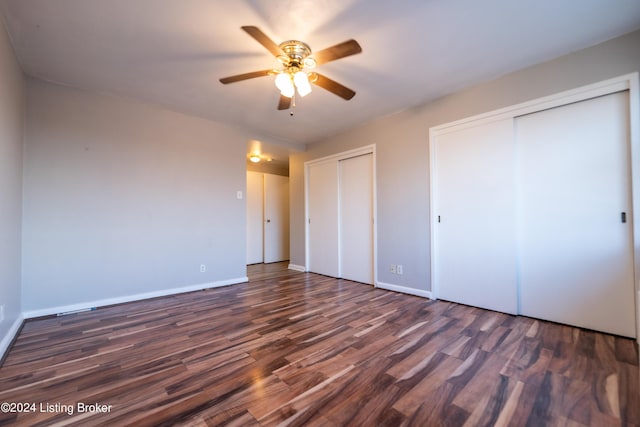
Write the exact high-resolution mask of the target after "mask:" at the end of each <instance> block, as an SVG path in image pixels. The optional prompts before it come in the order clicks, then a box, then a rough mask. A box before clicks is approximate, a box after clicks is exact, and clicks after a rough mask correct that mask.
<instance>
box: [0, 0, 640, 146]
mask: <svg viewBox="0 0 640 427" xmlns="http://www.w3.org/2000/svg"><path fill="white" fill-rule="evenodd" d="M0 11H1V12H2V14H3V15H4V19H5V22H6V24H7V27H8V29H9V33H10V37H11V40H12V42H13V44H14V47H15V49H16V51H17V56H18V59H19V61H20V63H21V65H22V67H23V69H24V71H25V72H26V73H27V74H29V75H31V76H35V77H39V78H42V79H44V80H47V81H53V82H58V83H62V84H66V85H71V86H76V87H80V88H84V89H90V90H96V91H100V92H108V93H112V94H116V95H121V96H126V97H128V98H134V99H138V100H142V101H145V102H152V103H155V104H159V105H162V106H164V107H167V108H170V109H172V110H177V111H182V112H185V113H188V114H194V115H197V116H201V117H205V118H210V119H213V120H217V121H223V122H225V123H231V124H234V125H237V126H241V127H243V128H248V129H251V130H252V131H254V132H255V133H256V136H255V138H256V139H260V140H262V141H264V142H265V143H266V144H270V143H274V142H275V143H279V142H281V143H285V145H289V146H290V147H296V146H298V147H300V146H302V145H303V144H305V143H309V142H313V141H317V140H321V139H323V138H325V137H327V136H330V135H332V134H335V133H339V132H341V131H343V130H346V129H348V128H350V127H353V126H356V125H358V124H360V123H364V122H367V121H369V120H372V119H374V118H376V117H380V116H383V115H388V114H390V113H393V112H396V111H399V110H403V109H406V108H408V107H411V106H414V105H418V104H421V103H425V102H427V101H429V100H433V99H435V98H438V97H441V96H443V95H445V94H448V93H452V92H455V91H458V90H460V89H463V88H465V87H469V86H471V85H474V84H477V83H479V82H483V81H487V80H490V79H493V78H496V77H498V76H500V75H503V74H506V73H509V72H511V71H515V70H518V69H521V68H524V67H527V66H529V65H532V64H535V63H539V62H542V61H545V60H549V59H552V58H554V57H558V56H561V55H564V54H566V53H569V52H572V51H575V50H578V49H582V48H585V47H588V46H591V45H594V44H597V43H600V42H602V41H605V40H608V39H611V38H614V37H616V36H619V35H621V34H624V33H627V32H630V31H632V30H634V29H637V28H640V1H638V0H485V1H479V0H399V1H398V0H396V1H393V2H391V1H388V0H281V1H274V0H244V1H230V0H55V1H54V0H0ZM243 25H254V26H257V27H259V28H260V29H262V31H264V32H265V33H266V34H267V35H268V36H269V37H271V38H272V39H273V40H274V41H275V42H276V43H280V42H281V41H284V40H288V39H298V40H302V41H305V42H306V43H308V44H309V45H310V46H311V48H312V49H313V50H316V51H317V50H320V49H323V48H326V47H329V46H331V45H334V44H336V43H339V42H342V41H344V40H347V39H350V38H354V39H356V40H357V41H358V42H359V43H360V45H361V46H362V49H363V53H361V54H359V55H355V56H351V57H348V58H343V59H341V60H338V61H335V62H331V63H328V64H324V65H322V66H320V67H319V69H318V71H319V72H321V73H323V74H324V75H326V76H328V77H330V78H332V79H334V80H337V81H338V82H340V83H342V84H344V85H346V86H348V87H350V88H352V89H353V90H355V91H356V92H357V94H356V96H355V97H354V98H353V99H352V100H351V101H344V100H343V99H341V98H339V97H337V96H335V95H333V94H331V93H329V92H327V91H325V90H323V89H321V88H318V87H314V91H313V93H311V94H310V95H309V96H307V97H305V98H304V99H301V100H298V103H297V107H296V108H295V110H294V111H295V115H294V116H293V117H290V116H289V112H288V111H277V110H276V105H277V101H278V95H279V94H278V91H277V90H276V88H275V86H274V83H273V78H272V77H261V78H257V79H253V80H247V81H243V82H239V83H234V84H231V85H226V86H225V85H222V84H221V83H219V82H218V79H219V78H221V77H226V76H229V75H233V74H238V73H244V72H249V71H255V70H264V69H268V68H273V67H277V66H278V62H277V61H276V60H275V58H274V57H273V56H272V55H271V54H270V53H269V52H268V51H267V50H266V49H265V48H264V47H262V46H261V45H260V44H258V43H257V42H256V41H255V40H253V39H252V38H251V37H249V36H248V35H247V34H246V33H245V32H243V31H242V30H241V29H240V27H241V26H243ZM639 48H640V47H639Z"/></svg>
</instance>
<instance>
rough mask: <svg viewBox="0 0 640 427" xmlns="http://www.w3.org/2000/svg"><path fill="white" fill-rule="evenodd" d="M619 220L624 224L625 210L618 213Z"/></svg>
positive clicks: (625, 219) (625, 220)
mask: <svg viewBox="0 0 640 427" xmlns="http://www.w3.org/2000/svg"><path fill="white" fill-rule="evenodd" d="M620 221H621V222H622V223H623V224H624V223H625V222H627V213H626V212H621V213H620Z"/></svg>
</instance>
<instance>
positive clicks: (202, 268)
mask: <svg viewBox="0 0 640 427" xmlns="http://www.w3.org/2000/svg"><path fill="white" fill-rule="evenodd" d="M205 271H207V266H206V265H204V264H200V273H204V272H205Z"/></svg>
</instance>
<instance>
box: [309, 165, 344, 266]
mask: <svg viewBox="0 0 640 427" xmlns="http://www.w3.org/2000/svg"><path fill="white" fill-rule="evenodd" d="M337 195H338V163H337V162H325V163H317V164H313V165H310V166H309V169H308V197H307V203H308V213H309V217H308V218H307V222H308V236H309V242H308V249H309V254H308V260H309V265H308V269H309V271H311V272H313V273H319V274H325V275H327V276H332V277H339V274H340V270H339V257H338V244H339V242H338V197H337Z"/></svg>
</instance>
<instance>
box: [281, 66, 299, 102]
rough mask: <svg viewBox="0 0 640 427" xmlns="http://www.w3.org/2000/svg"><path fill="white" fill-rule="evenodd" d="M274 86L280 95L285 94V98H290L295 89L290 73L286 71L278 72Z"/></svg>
mask: <svg viewBox="0 0 640 427" xmlns="http://www.w3.org/2000/svg"><path fill="white" fill-rule="evenodd" d="M276 87H277V88H278V89H280V93H281V94H282V96H286V97H287V98H291V97H292V96H293V95H294V93H295V91H296V89H295V87H294V86H293V81H292V80H291V74H289V73H287V72H283V73H280V74H278V76H277V77H276Z"/></svg>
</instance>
